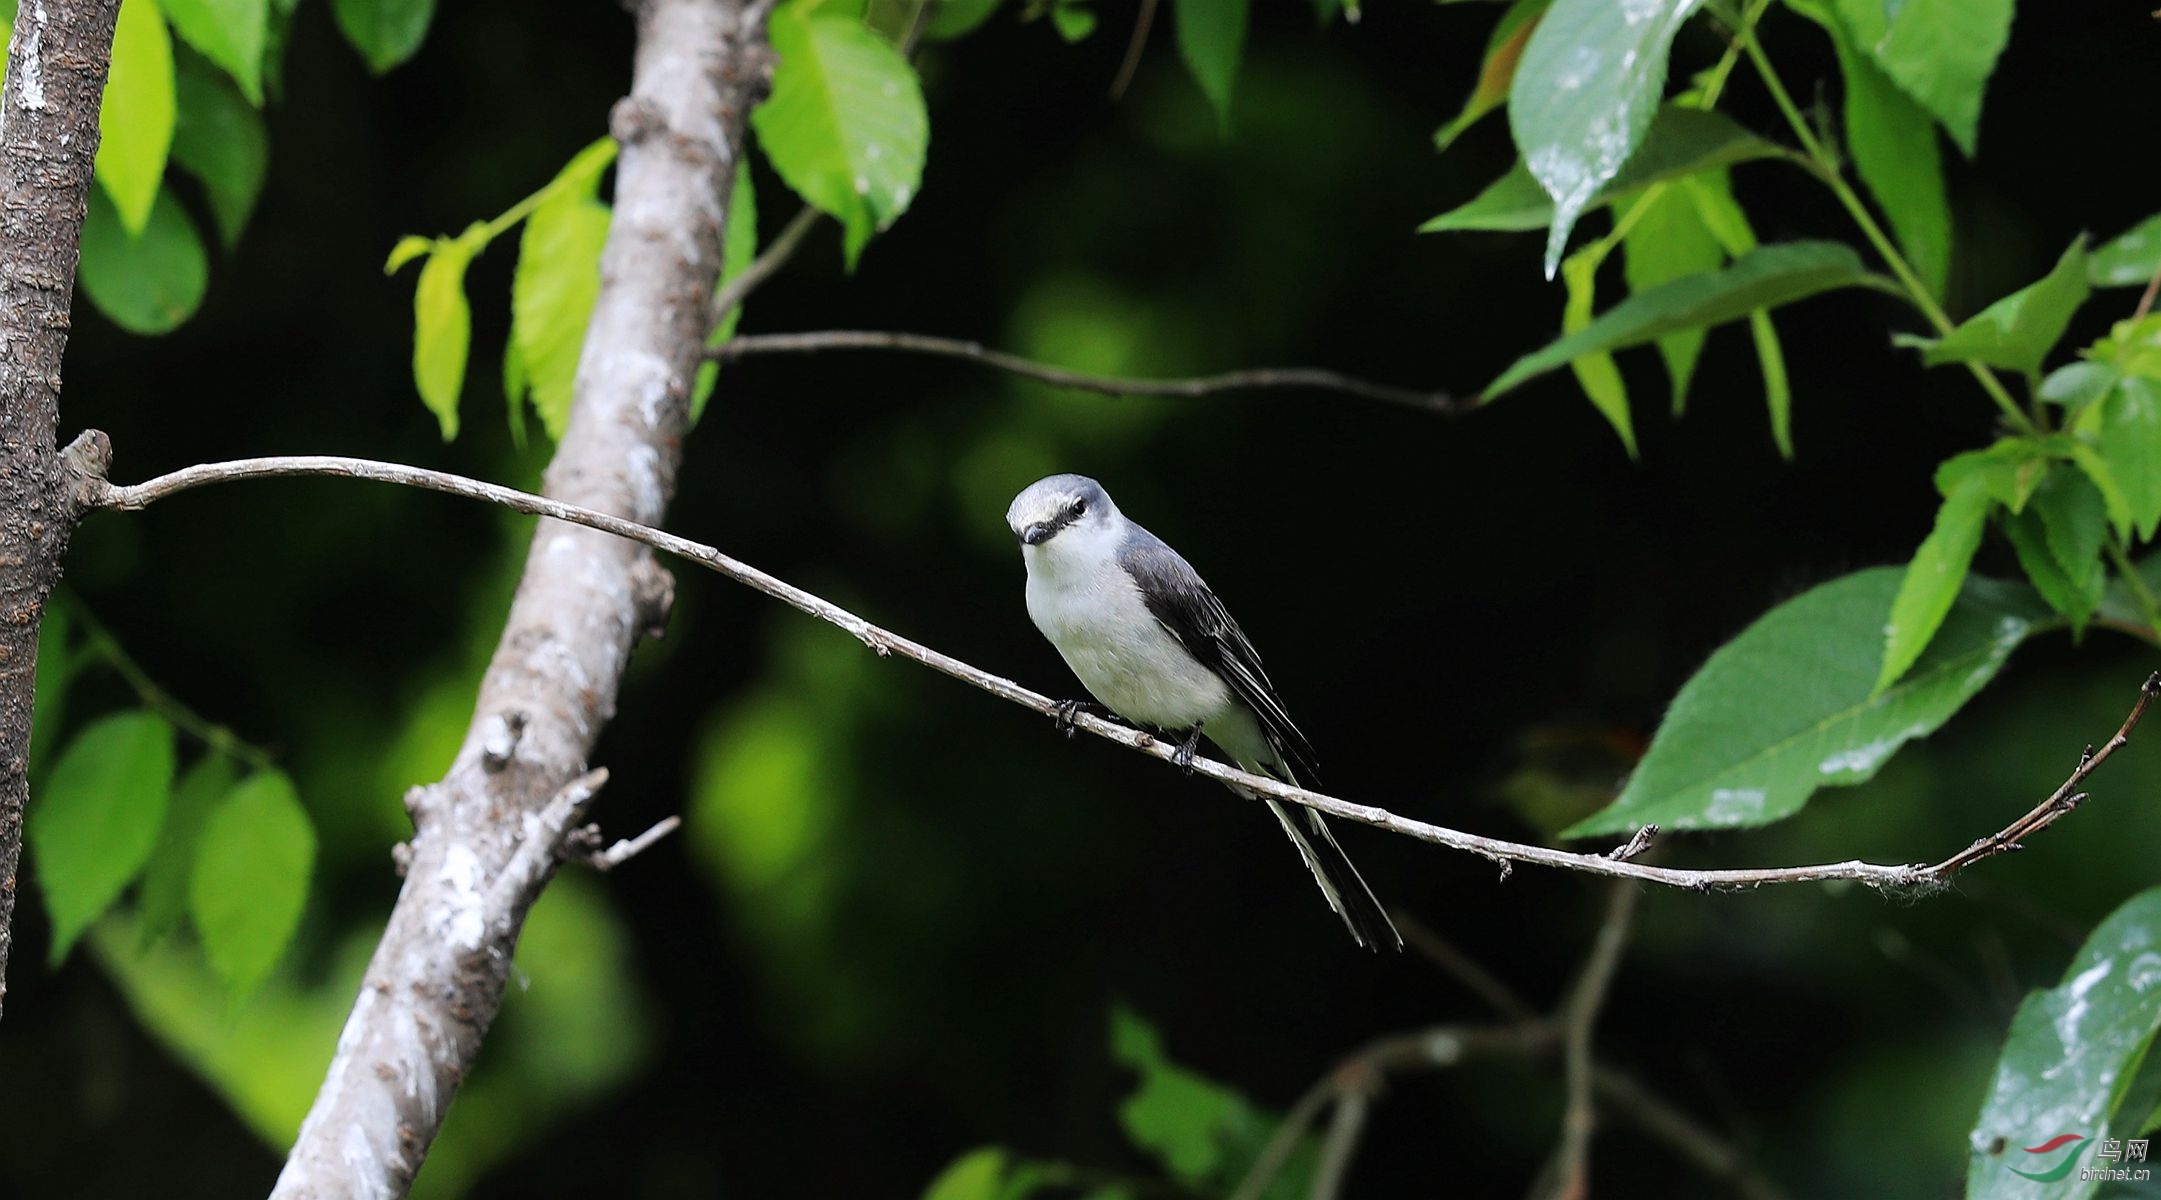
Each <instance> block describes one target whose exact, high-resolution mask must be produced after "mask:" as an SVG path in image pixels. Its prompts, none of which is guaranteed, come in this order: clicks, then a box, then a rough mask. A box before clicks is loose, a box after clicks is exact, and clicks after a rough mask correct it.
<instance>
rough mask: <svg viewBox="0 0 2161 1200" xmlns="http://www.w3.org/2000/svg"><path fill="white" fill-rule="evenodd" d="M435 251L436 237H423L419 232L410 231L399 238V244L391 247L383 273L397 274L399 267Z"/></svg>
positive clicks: (384, 262) (384, 263)
mask: <svg viewBox="0 0 2161 1200" xmlns="http://www.w3.org/2000/svg"><path fill="white" fill-rule="evenodd" d="M434 252H435V239H434V238H428V237H422V236H420V235H419V234H417V233H408V234H406V235H405V236H404V237H401V238H399V239H398V244H397V245H395V246H392V247H391V248H390V257H389V258H387V259H385V260H384V261H383V274H385V275H395V274H397V273H398V268H399V267H402V266H404V265H405V264H407V263H409V262H411V261H413V260H414V259H416V258H419V257H420V256H421V255H423V254H433V253H434Z"/></svg>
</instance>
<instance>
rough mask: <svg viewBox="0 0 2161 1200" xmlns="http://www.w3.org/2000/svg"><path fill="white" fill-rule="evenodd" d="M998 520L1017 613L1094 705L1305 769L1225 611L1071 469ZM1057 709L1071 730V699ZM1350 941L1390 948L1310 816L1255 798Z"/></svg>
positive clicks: (1379, 914)
mask: <svg viewBox="0 0 2161 1200" xmlns="http://www.w3.org/2000/svg"><path fill="white" fill-rule="evenodd" d="M1005 519H1006V524H1007V525H1009V526H1011V527H1012V529H1013V536H1015V537H1017V538H1019V539H1020V544H1021V561H1022V562H1023V563H1025V564H1026V565H1027V567H1028V616H1029V617H1030V618H1031V619H1033V620H1034V621H1035V625H1036V628H1037V629H1040V630H1042V631H1043V636H1044V637H1047V638H1049V639H1050V642H1051V645H1053V646H1056V647H1057V648H1058V653H1059V654H1061V655H1063V656H1064V657H1065V661H1066V665H1067V666H1069V667H1071V668H1073V673H1074V674H1075V675H1078V676H1080V681H1081V684H1082V685H1083V686H1085V687H1086V688H1087V689H1088V691H1089V693H1090V694H1092V695H1093V696H1095V698H1096V699H1097V700H1098V701H1101V702H1102V704H1103V705H1104V707H1107V708H1109V709H1110V710H1111V711H1112V712H1114V713H1116V714H1118V715H1119V716H1121V717H1123V718H1125V719H1126V720H1128V721H1131V722H1133V723H1134V724H1136V725H1143V726H1149V727H1152V728H1155V729H1160V730H1164V731H1168V732H1175V733H1177V734H1180V735H1182V737H1183V741H1182V743H1181V744H1180V745H1179V748H1178V755H1177V759H1176V761H1178V762H1179V763H1180V765H1190V764H1191V763H1192V761H1193V751H1194V748H1195V747H1196V746H1197V745H1198V744H1199V742H1200V739H1201V737H1202V735H1204V734H1205V735H1206V736H1207V738H1208V740H1209V741H1211V742H1214V743H1215V744H1216V745H1217V746H1219V747H1221V748H1222V749H1223V752H1224V753H1225V754H1227V755H1229V756H1230V757H1231V760H1232V761H1234V762H1236V763H1237V764H1238V765H1239V766H1240V767H1242V768H1244V769H1245V770H1247V771H1251V772H1253V773H1255V774H1267V775H1272V776H1274V777H1275V778H1277V779H1280V780H1283V781H1284V782H1285V783H1291V784H1297V785H1300V786H1311V785H1313V784H1314V783H1315V781H1316V779H1317V778H1318V776H1317V773H1316V772H1315V770H1314V765H1313V747H1312V746H1311V745H1309V744H1307V742H1306V739H1305V735H1304V734H1301V733H1299V732H1298V727H1297V726H1295V725H1293V724H1291V718H1290V714H1289V713H1288V712H1286V711H1284V708H1283V702H1282V701H1281V700H1280V699H1278V698H1277V697H1276V689H1275V686H1274V685H1273V684H1270V683H1269V682H1268V673H1267V672H1266V671H1264V670H1262V669H1261V656H1260V654H1259V653H1258V652H1256V651H1255V650H1254V649H1253V643H1252V642H1250V641H1247V640H1246V635H1245V633H1244V631H1242V630H1240V629H1239V628H1238V622H1236V621H1233V620H1232V619H1231V614H1230V613H1229V612H1228V611H1226V610H1225V609H1224V607H1223V602H1222V601H1221V600H1218V599H1216V594H1215V593H1214V592H1212V591H1210V590H1208V585H1207V584H1206V583H1204V582H1203V581H1202V580H1201V577H1200V576H1199V575H1198V574H1197V573H1195V572H1194V570H1193V568H1192V567H1191V566H1190V565H1188V564H1187V562H1186V560H1185V559H1183V558H1181V557H1179V555H1178V552H1177V551H1176V550H1173V549H1171V548H1170V547H1169V546H1166V545H1164V544H1163V541H1162V539H1161V538H1158V537H1157V536H1156V535H1154V534H1152V533H1150V532H1148V531H1147V530H1145V529H1143V528H1141V527H1140V526H1139V525H1136V524H1134V523H1133V522H1132V521H1129V520H1127V519H1126V516H1125V514H1124V513H1121V512H1119V511H1118V506H1117V505H1115V504H1113V503H1111V498H1110V496H1109V495H1108V494H1107V493H1105V492H1104V490H1103V487H1102V485H1101V484H1098V483H1097V482H1096V481H1095V480H1093V479H1089V478H1087V477H1086V476H1082V475H1053V476H1051V477H1050V478H1048V479H1040V480H1037V481H1036V482H1035V483H1032V484H1030V485H1029V486H1028V488H1027V490H1025V491H1023V492H1021V494H1020V495H1018V496H1016V497H1014V498H1013V505H1012V507H1011V508H1008V509H1007V510H1006V514H1005ZM1063 707H1064V711H1063V713H1062V714H1061V718H1060V719H1061V721H1062V722H1063V723H1064V724H1065V725H1066V726H1067V728H1068V730H1069V731H1070V728H1071V723H1072V719H1073V715H1074V713H1075V712H1076V711H1078V709H1079V707H1080V704H1079V702H1078V701H1068V702H1067V704H1066V705H1065V706H1063ZM1268 807H1269V808H1271V809H1273V810H1274V811H1275V814H1276V819H1277V820H1278V821H1281V822H1282V823H1283V831H1284V832H1285V833H1288V834H1290V835H1291V841H1293V842H1295V843H1297V845H1298V853H1299V855H1300V856H1301V857H1303V858H1304V859H1305V861H1306V866H1307V868H1309V869H1310V870H1311V871H1312V872H1313V878H1314V879H1315V880H1317V881H1319V883H1320V885H1321V893H1322V894H1323V895H1325V896H1327V897H1328V906H1329V907H1330V908H1333V909H1335V910H1336V913H1337V915H1339V916H1341V917H1342V918H1343V923H1344V924H1345V925H1348V926H1349V927H1350V930H1351V936H1352V937H1354V938H1356V939H1358V944H1359V945H1362V946H1369V947H1376V948H1378V947H1382V946H1386V947H1389V948H1391V949H1397V950H1400V949H1402V948H1403V938H1402V935H1400V934H1398V933H1397V932H1396V927H1395V925H1394V924H1393V923H1392V922H1390V921H1389V919H1388V913H1387V911H1386V910H1384V909H1383V908H1382V907H1381V905H1380V901H1378V900H1375V899H1374V898H1373V892H1372V890H1371V889H1369V888H1368V887H1366V881H1365V880H1364V879H1361V878H1359V875H1358V869H1357V868H1356V867H1353V866H1352V865H1351V860H1350V859H1349V858H1347V857H1345V856H1344V853H1343V847H1341V846H1339V845H1337V844H1336V838H1335V835H1334V834H1333V833H1330V832H1329V830H1328V824H1327V822H1325V821H1324V820H1322V819H1321V814H1319V813H1317V812H1315V811H1313V810H1312V809H1303V810H1301V813H1302V823H1301V817H1294V816H1293V815H1292V814H1291V813H1290V812H1289V810H1287V809H1286V808H1285V807H1284V806H1283V805H1282V804H1281V803H1280V802H1278V801H1275V800H1269V801H1268Z"/></svg>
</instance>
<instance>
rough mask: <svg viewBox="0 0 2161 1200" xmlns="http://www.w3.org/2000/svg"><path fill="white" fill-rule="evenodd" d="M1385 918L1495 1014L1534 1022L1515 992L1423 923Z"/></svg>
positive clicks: (1404, 916)
mask: <svg viewBox="0 0 2161 1200" xmlns="http://www.w3.org/2000/svg"><path fill="white" fill-rule="evenodd" d="M1389 918H1390V919H1391V920H1393V921H1394V922H1395V923H1396V931H1397V932H1398V933H1401V934H1402V935H1403V941H1404V944H1405V945H1407V946H1409V947H1410V948H1411V949H1413V950H1415V951H1417V952H1418V953H1420V954H1422V955H1424V956H1425V957H1426V959H1427V960H1428V961H1430V962H1432V963H1433V965H1434V966H1437V967H1439V968H1440V969H1441V970H1443V971H1445V972H1447V973H1448V974H1449V975H1451V976H1453V977H1454V978H1455V980H1456V982H1458V983H1460V984H1462V985H1463V986H1464V987H1466V988H1469V989H1470V990H1471V991H1472V992H1473V993H1475V994H1476V995H1477V996H1478V998H1479V999H1481V1000H1484V1001H1485V1002H1486V1003H1487V1004H1490V1005H1492V1006H1493V1009H1494V1011H1495V1012H1498V1013H1500V1014H1501V1015H1502V1016H1504V1017H1507V1018H1509V1019H1510V1020H1512V1021H1535V1020H1537V1019H1538V1010H1537V1009H1535V1008H1533V1007H1531V1004H1530V1002H1529V1001H1527V1000H1525V999H1524V998H1523V997H1522V996H1520V995H1518V994H1517V993H1516V990H1515V989H1514V988H1511V987H1509V986H1508V985H1507V984H1505V983H1502V982H1501V981H1500V979H1499V978H1498V977H1497V976H1495V975H1494V974H1493V972H1491V971H1488V970H1486V968H1485V967H1484V966H1482V965H1480V963H1479V962H1478V960H1477V959H1475V958H1472V957H1471V956H1470V955H1468V954H1465V953H1464V952H1463V951H1462V950H1460V949H1458V948H1457V947H1456V944H1455V943H1454V942H1451V941H1449V940H1448V939H1447V938H1444V937H1442V936H1441V935H1440V934H1438V933H1435V932H1434V931H1433V929H1432V928H1431V927H1429V926H1428V925H1427V924H1426V923H1425V922H1423V921H1421V920H1419V919H1418V918H1416V917H1414V916H1412V915H1411V914H1409V913H1407V912H1400V911H1399V912H1393V913H1390V914H1389Z"/></svg>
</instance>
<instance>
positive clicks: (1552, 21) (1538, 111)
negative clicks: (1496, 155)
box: [1508, 0, 1701, 279]
mask: <svg viewBox="0 0 2161 1200" xmlns="http://www.w3.org/2000/svg"><path fill="white" fill-rule="evenodd" d="M1700 2H1701V0H1640V2H1633V3H1628V4H1617V3H1615V2H1614V0H1554V3H1553V6H1552V7H1551V8H1548V9H1547V10H1546V15H1545V18H1544V19H1543V20H1541V21H1539V23H1538V28H1537V29H1536V30H1535V31H1533V32H1532V34H1531V40H1530V44H1529V45H1527V46H1525V47H1524V48H1523V61H1522V62H1521V63H1519V64H1518V65H1517V67H1516V78H1515V81H1514V83H1513V84H1512V85H1511V86H1510V88H1509V93H1508V123H1509V128H1510V129H1511V130H1512V131H1513V132H1514V134H1515V139H1516V148H1517V149H1518V150H1520V151H1521V152H1522V154H1523V161H1524V164H1525V165H1526V166H1527V167H1528V168H1529V169H1530V172H1531V175H1532V176H1533V177H1534V178H1536V179H1537V180H1538V182H1539V184H1540V185H1541V186H1542V187H1544V188H1545V190H1546V194H1547V195H1549V196H1552V197H1553V225H1552V229H1551V231H1550V232H1549V233H1548V234H1547V236H1546V277H1547V278H1548V279H1551V278H1552V277H1553V274H1554V272H1555V270H1557V269H1558V268H1559V266H1560V262H1561V253H1562V251H1563V250H1564V249H1566V247H1567V245H1568V234H1569V231H1570V230H1572V229H1574V228H1575V225H1576V220H1577V218H1579V217H1581V216H1582V215H1583V214H1584V213H1585V212H1587V211H1589V210H1590V208H1591V205H1592V204H1593V202H1594V201H1595V200H1596V198H1597V196H1598V193H1599V192H1600V191H1601V190H1602V189H1604V188H1605V187H1606V185H1607V184H1609V183H1611V182H1612V181H1613V179H1614V178H1615V177H1616V176H1618V175H1619V174H1620V172H1621V168H1622V167H1623V166H1624V165H1626V164H1627V162H1628V159H1629V157H1630V156H1631V155H1632V154H1634V153H1635V152H1636V147H1637V145H1638V144H1639V143H1640V142H1642V141H1643V137H1644V134H1645V133H1646V132H1647V131H1648V130H1649V129H1650V127H1651V117H1652V115H1653V114H1654V113H1656V112H1657V111H1658V101H1659V97H1660V96H1662V95H1663V94H1664V93H1665V90H1666V55H1667V53H1668V51H1669V50H1671V48H1672V45H1673V35H1674V34H1676V33H1678V32H1679V31H1680V28H1681V25H1682V23H1683V22H1684V21H1686V20H1687V19H1688V15H1689V14H1690V13H1692V12H1694V11H1695V10H1696V7H1697V5H1698V4H1699V3H1700Z"/></svg>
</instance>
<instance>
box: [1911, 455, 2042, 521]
mask: <svg viewBox="0 0 2161 1200" xmlns="http://www.w3.org/2000/svg"><path fill="white" fill-rule="evenodd" d="M2048 467H2049V456H2048V454H2047V453H2046V452H2045V450H2044V448H2043V447H2041V446H2039V445H2037V444H2036V443H2034V442H2033V441H2031V440H2029V439H2027V438H2020V437H2006V438H2001V439H1998V440H1997V442H1996V443H1995V444H1994V445H1992V446H1990V447H1989V448H1987V449H1986V450H1969V451H1967V452H1966V453H1964V454H1955V455H1952V456H1951V457H1950V458H1947V459H1945V460H1944V461H1943V463H1942V464H1941V465H1940V466H1938V467H1937V468H1936V490H1937V491H1938V492H1941V493H1942V494H1943V495H1945V496H1949V495H1950V494H1951V493H1952V492H1955V491H1957V490H1958V489H1959V488H1960V487H1961V486H1963V485H1964V484H1965V483H1966V482H1967V480H1968V479H1978V480H1979V483H1980V486H1981V487H1983V488H1985V489H1987V491H1988V494H1989V497H1990V498H1991V499H1993V500H1995V501H1996V503H1998V504H2001V505H2003V506H2004V507H2005V508H2008V509H2010V510H2011V511H2012V512H2022V511H2024V510H2025V508H2026V502H2027V500H2029V499H2031V498H2032V496H2033V493H2034V489H2035V488H2038V487H2039V486H2041V480H2042V479H2043V478H2045V477H2046V476H2047V474H2048Z"/></svg>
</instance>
